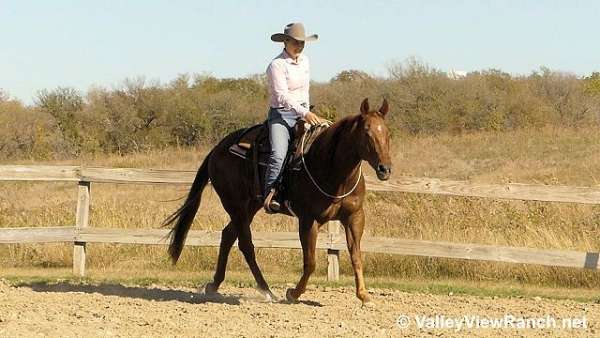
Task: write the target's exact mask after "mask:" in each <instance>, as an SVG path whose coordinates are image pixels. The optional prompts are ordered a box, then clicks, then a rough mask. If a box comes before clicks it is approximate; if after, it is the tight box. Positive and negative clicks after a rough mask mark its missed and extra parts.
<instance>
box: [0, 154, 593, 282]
mask: <svg viewBox="0 0 600 338" xmlns="http://www.w3.org/2000/svg"><path fill="white" fill-rule="evenodd" d="M194 176H195V171H174V170H149V169H127V168H96V167H80V166H18V165H11V166H0V180H4V181H69V182H77V183H78V189H79V192H78V198H77V209H76V218H75V219H76V222H75V225H71V226H64V227H27V228H0V244H9V243H53V242H69V243H73V247H74V249H73V273H74V274H76V275H79V276H83V275H84V274H85V261H86V244H87V243H119V244H158V245H165V244H167V240H166V237H167V233H168V230H163V229H113V228H92V227H89V226H88V224H89V214H90V198H91V192H90V185H91V183H92V182H93V183H127V184H171V185H172V184H178V185H190V184H191V183H192V182H193V179H194ZM367 189H369V190H372V191H389V192H410V193H423V194H440V195H453V196H471V197H483V198H495V199H517V200H534V201H547V202H570V203H585V204H600V189H597V188H590V187H568V186H546V185H530V184H514V183H511V184H502V185H494V184H471V183H468V182H462V181H441V180H438V179H431V178H414V177H401V178H395V179H392V180H390V181H386V182H380V181H377V180H374V179H371V178H369V177H367ZM339 229H340V225H339V224H338V223H337V222H330V224H328V225H327V230H328V231H327V233H326V234H325V236H323V235H324V234H320V235H319V239H318V242H317V249H320V250H327V253H328V255H327V257H328V258H327V261H328V269H327V271H328V273H327V277H328V279H329V280H337V279H338V277H339V254H340V251H341V250H346V243H345V237H344V236H343V235H341V234H340V231H339ZM220 237H221V232H220V231H190V233H189V235H188V239H187V241H186V245H193V246H215V247H217V246H219V243H220ZM253 241H254V245H255V247H258V248H293V249H301V245H300V241H299V239H298V234H297V233H296V232H255V233H253ZM361 244H362V245H361V247H362V250H363V251H364V252H375V253H386V254H399V255H416V256H428V257H444V258H458V259H471V260H486V261H496V262H509V263H525V264H539V265H546V266H561V267H577V268H586V269H593V270H598V269H599V268H600V263H599V253H598V252H581V251H568V250H548V249H532V248H520V247H504V246H492V245H480V244H464V243H452V242H440V241H421V240H407V239H397V238H383V237H364V238H363V240H362V242H361Z"/></svg>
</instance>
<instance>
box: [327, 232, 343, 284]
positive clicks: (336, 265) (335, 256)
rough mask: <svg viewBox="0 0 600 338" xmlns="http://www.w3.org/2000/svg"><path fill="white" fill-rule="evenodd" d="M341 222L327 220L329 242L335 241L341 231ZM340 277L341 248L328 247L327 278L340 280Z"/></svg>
mask: <svg viewBox="0 0 600 338" xmlns="http://www.w3.org/2000/svg"><path fill="white" fill-rule="evenodd" d="M340 226H341V224H340V222H339V221H330V222H327V234H328V236H329V243H330V244H331V243H334V242H336V241H337V238H338V236H339V233H340ZM339 279H340V250H334V249H327V280H328V281H338V280H339Z"/></svg>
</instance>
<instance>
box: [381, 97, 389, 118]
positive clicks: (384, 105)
mask: <svg viewBox="0 0 600 338" xmlns="http://www.w3.org/2000/svg"><path fill="white" fill-rule="evenodd" d="M388 110H390V106H389V105H388V102H387V99H383V103H382V104H381V108H379V114H381V116H384V117H385V114H387V113H388Z"/></svg>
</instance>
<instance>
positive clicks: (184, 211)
mask: <svg viewBox="0 0 600 338" xmlns="http://www.w3.org/2000/svg"><path fill="white" fill-rule="evenodd" d="M387 112H388V103H387V101H386V100H384V101H383V104H382V106H381V108H379V110H378V111H370V110H369V101H368V99H365V100H364V101H363V102H362V104H361V106H360V114H358V115H354V116H349V117H346V118H344V119H342V120H340V121H338V122H336V123H335V124H333V125H332V126H331V127H329V128H328V129H326V130H325V131H323V132H322V133H321V134H320V135H319V136H317V138H316V139H315V141H314V142H313V144H312V146H311V148H310V150H309V151H308V152H307V154H306V155H305V157H304V163H305V166H304V168H303V170H301V171H298V172H291V173H290V174H289V176H287V177H286V182H287V183H286V191H287V195H286V197H287V199H288V200H289V201H290V202H291V203H290V205H291V206H292V209H293V211H294V213H295V214H296V215H297V217H298V219H299V225H300V226H299V234H300V242H301V243H302V253H303V256H304V273H303V275H302V277H301V278H300V281H299V282H298V284H297V285H296V287H295V288H293V289H288V290H287V292H286V297H287V299H288V300H289V301H296V300H297V299H298V297H300V295H302V294H303V293H304V292H305V290H306V284H307V283H308V279H309V277H310V275H311V274H312V273H313V271H314V270H315V264H316V263H315V247H316V243H317V233H318V230H319V227H320V226H321V225H322V224H324V223H326V222H328V221H331V220H339V221H341V223H342V224H343V225H344V228H345V232H346V242H347V244H348V250H349V252H350V257H351V261H352V268H353V269H354V277H355V282H356V295H357V297H358V298H359V299H360V300H361V301H362V302H363V304H364V303H365V302H368V301H369V294H368V292H367V289H366V287H365V281H364V277H363V269H362V259H361V252H360V240H361V237H362V234H363V227H364V224H365V213H364V211H363V201H364V196H365V181H364V177H363V175H362V171H361V170H360V165H361V162H362V161H363V160H365V161H367V162H368V163H369V164H370V165H371V167H373V169H374V170H375V172H376V173H377V177H378V178H379V179H380V180H387V179H388V178H389V176H390V173H391V159H390V155H389V138H390V136H389V132H388V128H387V127H386V125H385V121H384V117H385V115H386V114H387ZM239 135H240V131H237V132H234V133H232V134H229V135H228V136H226V137H225V138H224V139H223V140H222V141H221V142H220V143H219V144H218V145H217V146H215V148H213V149H212V151H211V152H210V153H209V154H208V155H207V157H206V158H205V159H204V161H203V162H202V165H201V166H200V169H199V170H198V173H197V175H196V178H195V180H194V183H193V184H192V188H191V190H190V192H189V194H188V196H187V199H186V201H185V203H184V204H183V206H181V207H180V208H179V209H178V210H177V211H176V212H175V213H174V214H173V215H171V217H169V218H168V219H167V220H166V221H165V224H171V223H175V226H174V227H173V229H172V230H171V233H170V236H171V244H170V246H169V254H170V255H171V258H172V259H173V263H176V262H177V260H178V258H179V256H180V254H181V251H182V249H183V245H184V242H185V238H186V235H187V233H188V230H189V229H190V226H191V224H192V221H193V220H194V216H195V215H196V212H197V211H198V207H199V205H200V198H201V195H202V191H203V190H204V187H205V186H206V184H207V183H208V180H209V179H210V181H211V182H212V185H213V188H214V189H215V191H216V192H217V194H218V195H219V198H220V199H221V203H222V204H223V207H224V208H225V210H226V211H227V213H228V214H229V216H230V217H231V221H230V222H229V224H227V226H225V228H224V229H223V232H222V237H221V246H220V249H219V258H218V262H217V267H216V271H215V275H214V279H213V281H212V283H208V284H207V285H206V287H205V291H206V292H207V293H216V292H217V290H218V288H219V286H220V285H221V283H222V282H223V279H224V278H225V268H226V266H227V257H228V256H229V251H230V249H231V247H232V245H233V243H234V242H235V240H236V239H237V240H238V245H239V248H240V250H241V251H242V253H243V254H244V258H245V259H246V262H247V263H248V266H249V267H250V270H251V271H252V274H253V276H254V279H255V280H256V283H257V286H258V290H259V291H260V292H261V293H262V294H263V295H264V296H265V298H266V299H267V300H273V299H275V296H274V295H273V293H272V292H271V290H270V289H269V286H268V285H267V282H266V281H265V279H264V277H263V275H262V272H261V271H260V268H259V267H258V264H257V263H256V259H255V255H254V245H253V244H252V233H251V230H250V223H251V222H252V219H253V218H254V215H255V214H256V212H257V211H258V210H259V209H260V208H261V207H262V203H261V201H258V200H257V199H256V198H255V197H254V190H253V184H254V181H253V177H254V175H253V166H252V164H251V163H250V161H246V160H244V159H241V158H239V157H237V156H234V155H232V154H231V153H229V150H228V149H229V147H230V146H231V145H232V144H233V143H234V142H235V141H236V139H237V137H238V136H239Z"/></svg>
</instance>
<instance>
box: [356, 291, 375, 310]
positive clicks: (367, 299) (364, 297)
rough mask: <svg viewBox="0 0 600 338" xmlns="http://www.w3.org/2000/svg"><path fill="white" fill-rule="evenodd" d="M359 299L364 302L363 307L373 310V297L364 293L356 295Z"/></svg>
mask: <svg viewBox="0 0 600 338" xmlns="http://www.w3.org/2000/svg"><path fill="white" fill-rule="evenodd" d="M356 296H357V297H358V299H360V301H361V302H362V307H367V308H372V307H373V302H372V301H371V296H370V295H369V293H367V292H362V293H359V294H358V295H356Z"/></svg>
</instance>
